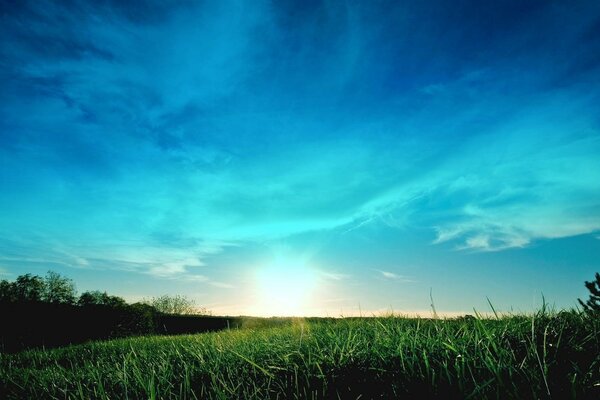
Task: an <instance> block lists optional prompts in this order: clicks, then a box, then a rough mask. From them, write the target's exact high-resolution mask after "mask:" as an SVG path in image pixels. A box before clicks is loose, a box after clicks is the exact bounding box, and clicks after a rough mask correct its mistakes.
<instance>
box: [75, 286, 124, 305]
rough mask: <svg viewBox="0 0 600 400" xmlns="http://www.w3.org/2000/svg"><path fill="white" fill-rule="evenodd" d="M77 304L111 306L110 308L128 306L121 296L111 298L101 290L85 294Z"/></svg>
mask: <svg viewBox="0 0 600 400" xmlns="http://www.w3.org/2000/svg"><path fill="white" fill-rule="evenodd" d="M77 304H79V305H80V306H91V305H94V306H109V307H121V306H124V305H126V304H127V303H126V302H125V300H124V299H123V298H121V297H119V296H111V295H109V294H108V293H106V292H101V291H99V290H93V291H88V292H84V293H82V294H81V296H79V300H78V301H77Z"/></svg>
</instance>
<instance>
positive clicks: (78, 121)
mask: <svg viewBox="0 0 600 400" xmlns="http://www.w3.org/2000/svg"><path fill="white" fill-rule="evenodd" d="M0 84H1V87H2V90H1V91H0V278H3V279H9V280H10V279H14V278H16V276H18V275H20V274H24V273H33V274H38V275H44V274H45V273H46V271H48V270H53V271H56V272H59V273H60V274H63V275H65V276H68V277H70V278H73V279H74V281H75V283H76V285H77V288H78V290H79V291H80V292H81V291H85V290H94V289H99V290H105V291H107V292H109V293H110V294H114V295H119V296H122V297H124V298H126V299H127V300H128V301H138V300H140V299H142V298H150V297H153V296H159V295H162V294H180V295H185V296H188V297H190V298H191V299H194V300H195V301H196V303H197V304H198V305H201V306H204V307H207V308H208V309H210V310H212V311H213V313H215V314H227V315H239V314H245V315H265V316H267V315H329V316H340V315H355V314H357V313H360V314H362V315H372V314H377V313H385V312H390V311H392V312H395V313H425V314H426V313H430V312H431V303H432V299H433V303H434V305H435V308H436V309H437V311H438V312H442V313H446V314H447V315H453V314H461V313H473V311H474V310H476V311H481V312H486V311H489V305H488V299H489V301H490V302H492V304H494V305H495V307H496V308H497V309H499V310H503V311H506V312H531V311H532V310H534V309H536V308H537V307H539V306H540V305H541V303H542V301H543V299H545V301H546V302H548V303H550V304H551V305H554V306H555V307H557V308H559V309H560V308H570V307H574V306H575V305H576V303H577V302H576V300H577V298H580V297H581V298H585V297H586V294H587V292H586V289H585V287H584V286H583V282H584V281H585V280H591V279H592V278H593V275H594V272H596V271H600V3H598V2H597V1H577V2H561V1H547V0H544V1H527V2H523V1H519V0H515V1H495V2H480V1H457V2H447V1H441V0H440V1H406V2H396V1H389V2H388V1H368V2H360V1H341V0H340V1H259V0H257V1H190V2H186V1H183V2H165V1H148V2H141V1H140V2H123V1H108V0H107V1H41V0H36V1H19V2H13V1H2V2H0Z"/></svg>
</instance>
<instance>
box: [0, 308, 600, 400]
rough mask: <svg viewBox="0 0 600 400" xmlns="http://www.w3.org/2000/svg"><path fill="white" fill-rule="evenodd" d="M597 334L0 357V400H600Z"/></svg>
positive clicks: (373, 323) (343, 330)
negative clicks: (398, 399)
mask: <svg viewBox="0 0 600 400" xmlns="http://www.w3.org/2000/svg"><path fill="white" fill-rule="evenodd" d="M599 328H600V323H599V321H598V318H593V317H591V316H586V315H584V314H580V313H576V312H561V313H558V314H553V315H549V314H546V313H538V314H537V315H535V316H526V317H525V316H512V317H502V318H496V319H478V318H469V319H459V320H426V319H407V318H395V317H389V318H364V319H342V320H337V321H322V322H306V321H303V320H300V319H298V320H293V321H290V322H289V323H288V325H287V326H277V327H270V328H258V329H251V328H247V329H239V330H231V331H223V332H219V333H208V334H200V335H189V336H171V337H165V336H163V337H142V338H130V339H122V340H113V341H109V342H97V343H89V344H84V345H78V346H71V347H66V348H62V349H55V350H50V351H41V350H38V351H27V352H23V353H20V354H14V355H1V356H0V357H1V358H0V391H1V392H0V398H9V399H12V398H15V399H17V398H18V399H21V398H36V399H39V398H57V399H90V398H98V399H109V398H110V399H162V398H165V399H166V398H180V399H237V398H256V399H264V398H280V399H284V398H290V399H294V398H352V399H356V398H363V399H369V398H502V399H504V398H588V399H592V398H600V357H599V354H600V343H599V335H598V334H599Z"/></svg>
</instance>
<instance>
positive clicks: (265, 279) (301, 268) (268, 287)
mask: <svg viewBox="0 0 600 400" xmlns="http://www.w3.org/2000/svg"><path fill="white" fill-rule="evenodd" d="M316 281H317V280H316V274H315V272H314V271H313V270H312V269H311V268H309V267H308V266H307V265H306V264H305V263H304V262H301V261H298V260H290V259H284V258H281V257H279V258H277V259H276V260H275V261H274V262H273V263H271V264H269V265H267V266H266V267H264V268H262V269H260V270H258V271H257V273H256V289H257V299H258V303H257V305H256V306H257V310H256V311H257V313H258V314H260V315H263V316H304V315H305V314H306V306H307V305H308V303H309V302H310V299H311V294H312V292H313V290H314V288H315V286H316Z"/></svg>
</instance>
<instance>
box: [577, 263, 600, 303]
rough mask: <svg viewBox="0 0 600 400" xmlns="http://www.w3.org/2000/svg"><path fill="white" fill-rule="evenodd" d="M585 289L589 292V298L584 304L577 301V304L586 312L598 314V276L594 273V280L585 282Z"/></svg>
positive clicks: (599, 295)
mask: <svg viewBox="0 0 600 400" xmlns="http://www.w3.org/2000/svg"><path fill="white" fill-rule="evenodd" d="M585 287H586V288H587V289H588V290H589V291H590V298H589V299H588V300H587V301H586V302H585V303H584V302H583V301H582V300H581V299H578V301H579V304H581V306H582V307H583V309H584V310H585V311H587V312H590V313H591V312H594V313H600V274H599V273H598V272H596V280H595V281H591V282H588V281H586V282H585Z"/></svg>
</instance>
